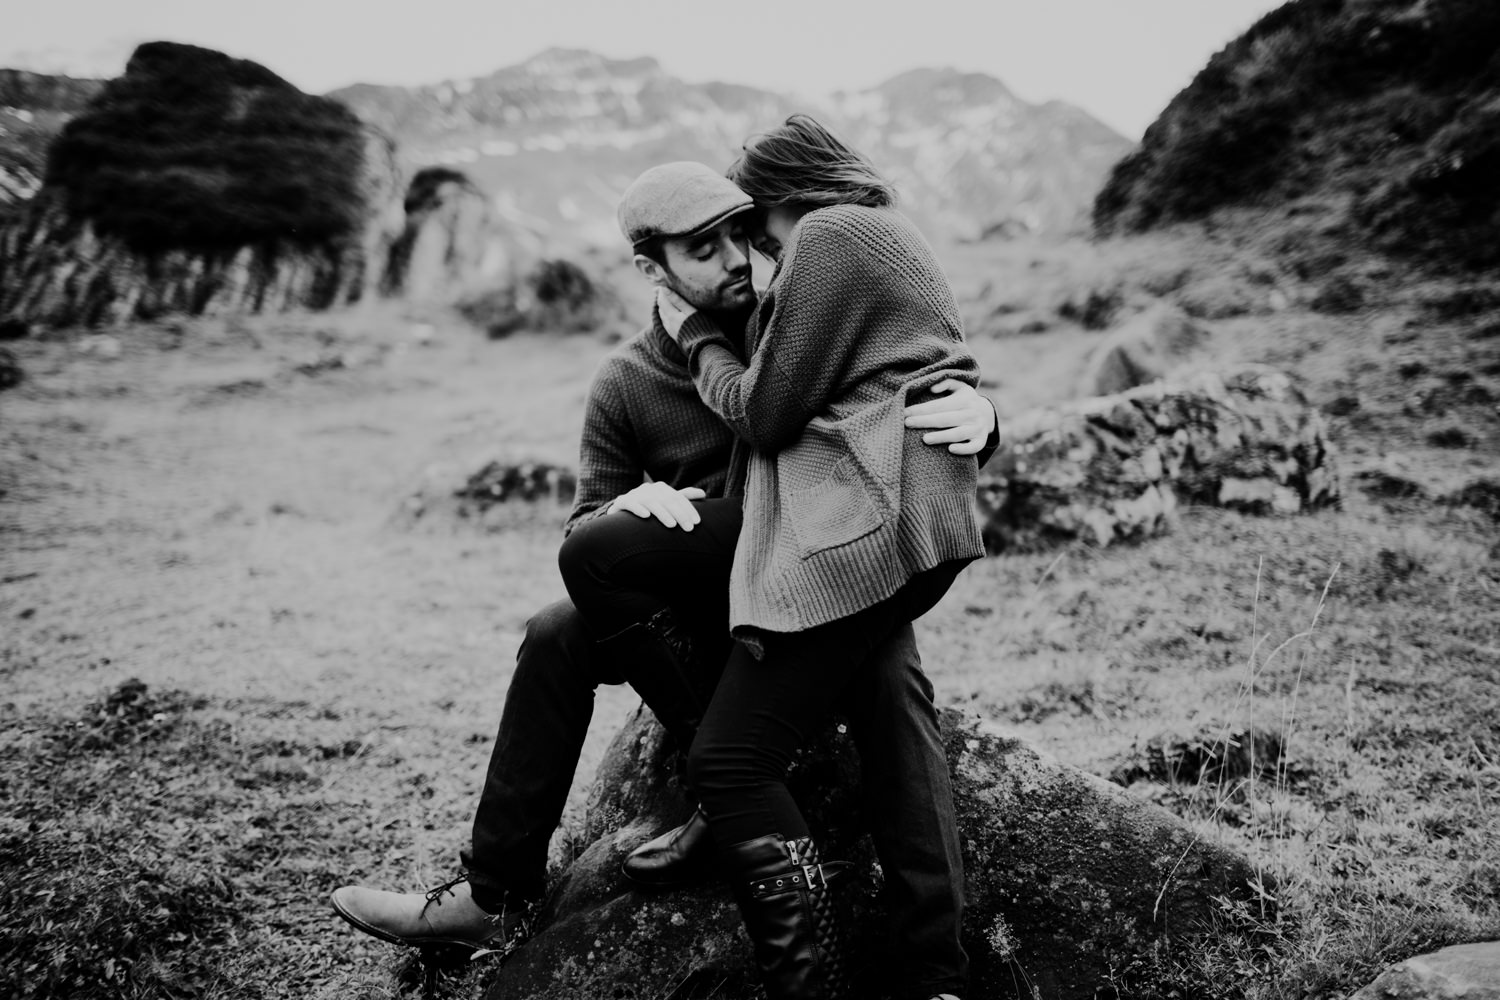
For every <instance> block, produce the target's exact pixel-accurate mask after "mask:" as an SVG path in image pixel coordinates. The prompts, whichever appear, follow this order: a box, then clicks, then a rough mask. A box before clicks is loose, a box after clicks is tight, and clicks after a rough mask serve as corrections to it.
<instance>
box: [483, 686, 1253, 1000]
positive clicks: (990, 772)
mask: <svg viewBox="0 0 1500 1000" xmlns="http://www.w3.org/2000/svg"><path fill="white" fill-rule="evenodd" d="M941 722H942V730H943V742H944V747H945V749H946V751H947V754H948V760H949V764H950V766H951V767H952V770H953V775H954V787H955V797H956V805H957V808H958V814H959V822H960V827H961V831H962V835H963V838H964V859H965V865H966V872H965V878H966V881H965V894H966V899H967V913H966V919H965V941H966V947H967V948H968V951H969V954H970V956H971V959H972V962H973V979H974V989H973V991H972V993H971V994H970V995H971V996H973V997H976V998H988V997H1008V996H1013V995H1015V994H1014V992H1013V991H1014V989H1015V985H1016V984H1017V983H1029V984H1032V985H1034V986H1035V987H1036V988H1037V989H1038V990H1039V991H1040V994H1041V995H1042V996H1045V997H1061V998H1074V997H1077V998H1083V997H1093V996H1094V995H1095V993H1096V991H1097V990H1100V989H1104V988H1105V987H1106V983H1107V982H1108V980H1109V976H1110V974H1111V972H1112V970H1119V969H1123V968H1126V967H1129V966H1130V965H1132V964H1133V963H1136V962H1138V961H1139V960H1142V959H1144V958H1145V957H1146V956H1147V955H1148V954H1149V953H1150V952H1151V950H1152V949H1153V948H1155V947H1157V946H1159V945H1161V944H1163V943H1164V942H1167V941H1169V940H1176V941H1181V942H1183V943H1187V942H1190V940H1191V938H1192V936H1193V935H1194V934H1196V933H1197V932H1199V931H1201V930H1204V929H1206V928H1207V927H1208V926H1209V924H1210V923H1211V922H1212V921H1213V920H1214V918H1215V916H1216V915H1217V914H1219V913H1220V912H1221V910H1222V907H1223V905H1224V904H1223V901H1224V900H1230V901H1242V902H1243V903H1245V904H1246V905H1249V906H1259V905H1261V903H1262V900H1263V899H1264V898H1265V897H1263V896H1258V895H1257V894H1256V892H1255V891H1254V889H1253V888H1252V887H1253V886H1257V885H1260V884H1261V883H1260V879H1259V876H1258V875H1257V873H1256V871H1255V870H1254V869H1253V868H1252V867H1251V866H1250V865H1249V864H1248V863H1247V862H1246V861H1245V860H1244V859H1243V858H1241V857H1239V856H1237V855H1235V854H1233V853H1231V852H1229V851H1228V850H1226V849H1224V848H1222V847H1220V846H1218V845H1215V844H1212V843H1208V842H1205V841H1204V840H1202V839H1201V838H1200V837H1199V836H1198V835H1196V834H1195V833H1194V832H1193V831H1191V830H1189V829H1188V828H1187V827H1186V826H1185V825H1184V824H1183V823H1181V822H1180V821H1179V820H1178V819H1176V818H1175V817H1174V816H1172V815H1171V814H1170V813H1167V812H1166V811H1164V810H1162V809H1160V808H1158V807H1156V806H1153V805H1150V804H1147V803H1145V802H1142V801H1140V800H1138V799H1136V798H1134V797H1132V796H1131V795H1130V794H1129V793H1127V792H1125V791H1123V790H1121V789H1120V788H1118V787H1116V786H1114V785H1110V784H1108V783H1106V782H1104V781H1102V780H1100V779H1098V778H1095V777H1093V776H1091V775H1088V774H1085V773H1083V772H1081V771H1078V770H1075V769H1073V768H1070V767H1067V766H1065V765H1063V764H1061V763H1059V762H1058V761H1056V760H1053V759H1051V758H1049V757H1047V756H1045V755H1044V754H1042V753H1040V752H1038V751H1037V750H1035V749H1034V748H1032V747H1031V746H1029V745H1027V744H1025V743H1023V742H1021V741H1018V740H1014V739H1009V738H1007V737H1005V736H1002V735H1000V734H999V733H997V732H995V731H993V730H991V729H989V728H988V727H986V726H985V725H984V724H982V723H980V722H978V721H976V720H974V719H970V718H966V717H964V716H962V715H961V714H960V713H958V712H956V711H954V710H946V711H945V712H944V713H943V715H942V720H941ZM671 759H672V750H671V747H670V746H669V745H668V744H667V741H666V739H665V737H664V735H663V733H662V731H661V729H660V727H658V726H657V725H656V724H655V722H654V721H653V720H652V719H651V717H650V716H649V715H647V714H645V713H644V710H642V711H641V712H638V713H637V715H636V716H635V717H633V718H632V719H631V720H630V721H629V722H628V723H627V725H626V726H625V727H624V728H623V729H622V730H621V732H620V733H619V735H618V736H617V737H616V738H615V741H614V743H613V745H612V746H611V748H610V750H609V752H608V754H607V755H606V757H605V759H604V762H603V763H602V764H601V765H600V768H599V771H598V775H597V777H596V780H595V783H594V787H593V791H592V794H591V798H590V802H589V809H588V814H587V820H586V824H585V829H584V831H583V834H582V836H581V838H580V843H582V844H583V845H584V846H583V848H582V851H581V853H580V854H578V856H577V857H576V860H574V861H573V862H572V864H571V865H569V866H568V867H567V869H566V870H565V871H564V872H563V873H562V876H561V879H560V881H559V883H558V885H557V886H556V889H555V891H554V892H553V894H552V896H551V897H550V898H549V901H548V904H547V907H546V909H545V910H544V912H543V914H542V915H541V921H540V931H539V933H538V934H537V936H536V937H534V938H533V939H532V940H531V941H529V942H528V943H527V944H525V945H524V946H523V947H522V948H520V949H519V950H518V951H517V952H516V953H515V954H514V955H512V956H511V957H510V959H509V960H508V961H507V962H506V964H505V965H504V966H503V967H502V968H501V969H500V970H499V972H498V973H497V975H496V976H495V978H494V979H493V980H492V981H491V983H490V986H489V989H488V992H487V996H488V997H489V998H491V1000H533V998H536V1000H539V998H542V997H546V998H548V1000H597V998H599V997H621V998H623V997H634V998H646V997H665V996H674V997H689V996H694V997H696V996H704V997H706V996H712V997H714V998H715V1000H748V998H750V997H755V996H759V995H760V994H759V993H758V991H757V989H756V987H755V985H754V983H755V981H756V976H755V974H754V972H753V969H752V965H751V959H750V953H749V944H748V941H747V940H746V938H745V936H744V934H743V932H742V930H741V929H740V921H739V916H738V911H737V910H736V909H735V906H734V904H733V903H732V901H731V900H730V897H729V895H728V892H727V890H726V889H725V888H724V887H723V886H722V885H720V884H718V883H717V882H713V883H705V884H701V885H698V886H695V887H689V888H683V889H678V890H673V891H667V892H645V891H640V890H637V889H634V888H632V887H631V886H630V885H629V884H628V883H626V882H625V881H624V879H623V878H622V876H621V875H620V874H619V865H620V861H621V859H622V857H623V855H624V854H625V852H627V851H628V850H629V849H630V848H632V847H633V846H635V845H636V844H638V843H640V842H641V841H643V840H645V839H647V838H648V837H650V836H652V835H654V834H656V833H658V832H660V831H661V830H663V829H666V828H669V827H671V826H672V825H675V824H676V823H678V822H680V821H681V820H682V819H683V818H684V816H685V813H686V810H687V805H686V802H685V800H684V797H683V794H682V790H681V789H680V788H679V787H678V785H677V782H676V779H675V778H674V777H672V774H673V768H672V765H671ZM857 774H858V761H857V756H856V755H855V753H854V751H853V749H852V741H851V740H850V739H849V738H848V737H847V736H844V735H842V734H841V733H840V732H838V731H837V730H835V729H830V730H829V732H828V733H827V734H826V735H825V736H824V737H823V738H822V739H821V740H820V741H819V742H818V744H817V745H816V746H814V747H813V748H811V749H810V750H808V751H807V752H805V753H804V754H803V755H802V757H801V758H800V760H799V763H798V764H797V765H796V766H795V767H794V769H793V774H792V778H791V781H792V786H793V791H794V794H796V795H797V797H798V800H799V801H800V802H802V803H803V804H804V808H805V811H806V812H807V815H808V818H809V822H810V823H811V824H812V826H813V828H814V830H815V831H817V832H818V835H819V836H820V838H821V839H822V840H823V842H824V843H825V844H826V845H827V847H828V854H829V855H831V856H833V857H838V858H847V859H851V860H853V861H854V862H855V863H856V865H857V867H858V869H859V870H860V871H861V872H862V877H860V878H858V879H856V880H855V881H854V884H853V885H852V886H851V888H850V890H849V891H850V893H851V895H852V896H853V898H854V912H855V917H854V928H855V935H856V943H855V949H856V954H857V956H858V960H857V961H856V962H855V963H854V967H855V968H856V969H859V970H860V972H859V975H860V976H861V980H860V983H859V985H858V988H857V989H856V991H855V994H854V995H855V996H858V997H860V998H861V1000H878V998H881V997H885V996H886V995H887V993H886V990H885V989H884V988H883V987H884V984H886V983H889V982H890V959H891V955H890V949H889V947H888V946H887V945H886V944H885V942H884V939H883V927H884V926H885V916H884V914H883V912H882V910H881V900H880V895H879V889H880V884H881V876H880V871H879V867H878V865H877V864H876V863H875V859H874V857H873V855H872V852H871V849H870V846H869V839H868V837H867V836H866V831H867V829H868V823H867V821H866V819H865V817H864V816H863V815H862V814H861V808H860V805H859V800H858V796H857V795H856V792H855V786H856V783H857Z"/></svg>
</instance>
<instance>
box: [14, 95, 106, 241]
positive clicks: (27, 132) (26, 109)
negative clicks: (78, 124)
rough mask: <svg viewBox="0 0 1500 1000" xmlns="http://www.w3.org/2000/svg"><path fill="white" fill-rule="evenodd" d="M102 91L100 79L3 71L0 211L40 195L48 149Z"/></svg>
mask: <svg viewBox="0 0 1500 1000" xmlns="http://www.w3.org/2000/svg"><path fill="white" fill-rule="evenodd" d="M103 86H104V81H102V80H77V79H73V78H72V77H67V76H53V75H49V74H46V73H29V72H27V71H26V70H19V69H0V212H4V211H6V210H7V209H8V208H9V207H10V206H12V205H15V204H17V203H19V202H23V201H25V200H26V199H28V198H30V197H31V196H33V195H34V194H36V193H37V191H38V190H39V189H40V188H41V186H42V175H43V174H44V173H46V164H47V145H48V144H49V143H50V142H51V141H52V140H53V138H54V137H55V136H56V135H57V133H58V132H59V131H60V130H61V129H62V127H63V126H64V125H65V124H67V122H68V119H70V118H72V117H73V115H75V114H77V113H78V112H79V111H82V110H83V109H84V107H85V106H87V104H88V102H89V101H90V100H92V99H93V98H94V96H95V95H97V94H98V93H99V89H100V88H101V87H103Z"/></svg>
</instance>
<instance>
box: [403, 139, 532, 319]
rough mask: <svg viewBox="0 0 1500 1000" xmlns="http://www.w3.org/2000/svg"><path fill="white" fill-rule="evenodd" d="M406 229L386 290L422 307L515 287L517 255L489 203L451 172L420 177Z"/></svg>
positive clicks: (408, 205) (410, 197)
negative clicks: (486, 288) (473, 291)
mask: <svg viewBox="0 0 1500 1000" xmlns="http://www.w3.org/2000/svg"><path fill="white" fill-rule="evenodd" d="M403 207H404V209H405V225H404V228H403V229H402V232H401V235H400V236H399V237H397V238H396V240H395V241H394V242H393V243H392V245H391V248H390V254H389V256H388V258H387V260H386V265H385V274H384V277H383V279H382V288H383V289H384V291H385V293H386V294H388V295H401V296H403V297H405V298H407V299H411V300H413V301H418V302H447V301H451V300H453V299H455V298H456V297H458V296H459V295H460V294H461V293H464V292H467V291H469V290H471V289H474V288H476V287H483V286H487V285H494V284H504V285H509V284H513V283H514V277H513V275H511V273H510V272H511V270H512V269H513V266H514V261H513V254H512V253H511V251H510V249H509V248H508V247H507V246H506V244H505V241H504V240H503V238H502V236H501V233H500V227H499V222H498V219H497V217H496V214H495V211H494V209H493V207H492V206H491V205H490V201H489V199H488V198H487V197H486V196H485V194H484V192H483V191H481V190H479V188H478V187H476V186H475V185H474V182H473V181H471V180H469V178H468V177H467V176H465V175H464V174H462V173H460V172H458V171H456V170H450V169H448V168H447V167H428V168H426V169H424V170H419V171H417V173H416V175H415V176H414V177H413V178H412V181H411V184H410V186H409V187H408V188H407V192H406V198H405V200H404V202H403Z"/></svg>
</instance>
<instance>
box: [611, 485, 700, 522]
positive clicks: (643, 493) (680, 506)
mask: <svg viewBox="0 0 1500 1000" xmlns="http://www.w3.org/2000/svg"><path fill="white" fill-rule="evenodd" d="M705 496H707V494H706V493H704V492H703V491H702V490H700V489H699V488H698V487H696V486H689V487H687V488H685V489H680V490H675V489H673V488H672V487H670V486H668V485H667V484H666V483H642V484H641V485H639V486H637V487H636V488H635V489H633V490H631V491H630V492H629V493H622V494H620V495H619V496H617V497H615V499H614V501H613V502H612V503H611V504H610V505H609V512H610V513H611V514H613V513H614V512H615V511H617V510H628V511H630V513H632V514H634V515H635V516H636V517H654V518H656V519H657V520H658V521H660V522H661V523H662V524H665V525H666V526H667V527H669V528H677V527H680V528H682V530H683V531H692V530H693V525H695V524H697V523H698V522H699V521H700V520H702V518H700V517H699V516H698V509H697V508H696V507H694V506H693V501H694V500H702V499H703V498H704V497H705Z"/></svg>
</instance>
